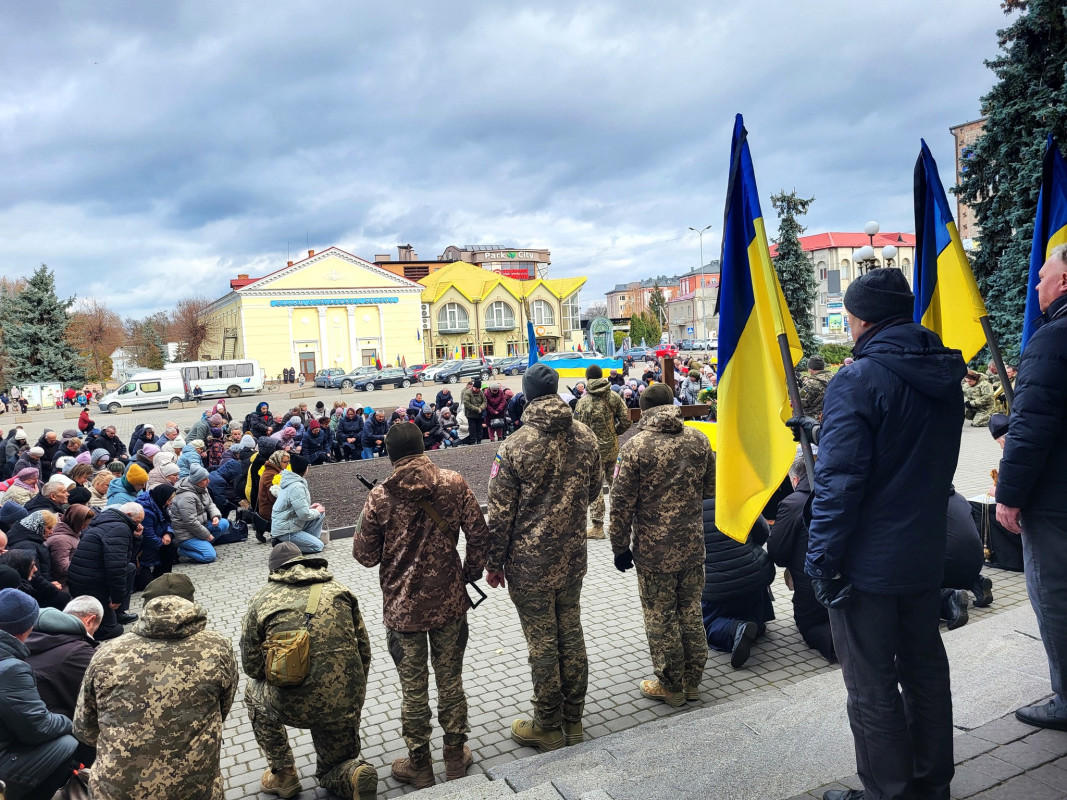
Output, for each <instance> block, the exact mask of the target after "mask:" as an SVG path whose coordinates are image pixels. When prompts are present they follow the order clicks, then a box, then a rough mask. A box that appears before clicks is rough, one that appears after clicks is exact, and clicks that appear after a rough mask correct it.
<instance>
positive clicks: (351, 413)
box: [345, 406, 356, 419]
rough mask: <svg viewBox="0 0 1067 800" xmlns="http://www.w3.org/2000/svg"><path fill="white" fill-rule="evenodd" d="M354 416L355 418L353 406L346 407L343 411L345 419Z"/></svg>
mask: <svg viewBox="0 0 1067 800" xmlns="http://www.w3.org/2000/svg"><path fill="white" fill-rule="evenodd" d="M355 418H356V409H355V407H354V406H353V407H350V408H348V409H347V410H346V411H345V419H355Z"/></svg>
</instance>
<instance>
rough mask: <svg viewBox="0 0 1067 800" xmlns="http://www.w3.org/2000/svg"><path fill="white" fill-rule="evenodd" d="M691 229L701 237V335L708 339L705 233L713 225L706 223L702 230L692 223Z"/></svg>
mask: <svg viewBox="0 0 1067 800" xmlns="http://www.w3.org/2000/svg"><path fill="white" fill-rule="evenodd" d="M689 230H691V231H692V232H693V233H695V234H696V235H697V237H698V238H699V239H700V316H701V327H702V328H703V329H704V332H703V333H702V334H701V336H702V337H703V338H704V339H707V338H708V308H707V301H706V300H705V299H704V298H705V295H704V233H705V232H707V231H710V230H711V226H710V225H706V226H704V227H703V228H701V229H700V230H697V229H696V228H694V227H693V226H692V225H690V226H689ZM693 310H694V311H695V310H696V303H694V304H693ZM693 332H694V334H695V333H696V327H695V326H694V329H693Z"/></svg>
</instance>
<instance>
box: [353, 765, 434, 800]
mask: <svg viewBox="0 0 1067 800" xmlns="http://www.w3.org/2000/svg"><path fill="white" fill-rule="evenodd" d="M394 774H396V773H394ZM430 777H431V778H433V774H432V773H431V775H430ZM351 781H352V800H375V799H376V798H377V797H378V773H377V771H376V770H375V769H374V767H372V766H371V765H370V764H368V763H366V762H364V763H362V764H360V765H359V766H358V767H356V771H355V772H354V773H352V778H351Z"/></svg>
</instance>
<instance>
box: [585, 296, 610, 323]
mask: <svg viewBox="0 0 1067 800" xmlns="http://www.w3.org/2000/svg"><path fill="white" fill-rule="evenodd" d="M607 315H608V304H607V303H604V302H601V301H600V300H597V301H596V302H595V303H590V304H589V307H588V308H587V309H586V310H585V311H583V312H582V319H593V318H594V317H606V316H607Z"/></svg>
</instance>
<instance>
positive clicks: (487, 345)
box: [482, 342, 494, 356]
mask: <svg viewBox="0 0 1067 800" xmlns="http://www.w3.org/2000/svg"><path fill="white" fill-rule="evenodd" d="M482 354H483V355H487V356H491V355H494V353H493V343H492V342H482Z"/></svg>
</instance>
